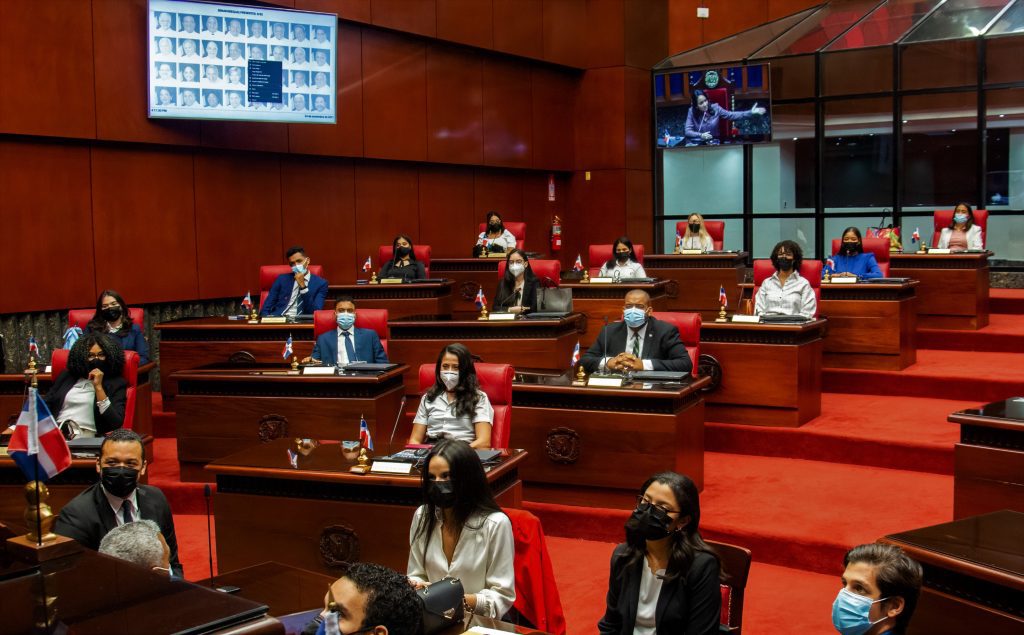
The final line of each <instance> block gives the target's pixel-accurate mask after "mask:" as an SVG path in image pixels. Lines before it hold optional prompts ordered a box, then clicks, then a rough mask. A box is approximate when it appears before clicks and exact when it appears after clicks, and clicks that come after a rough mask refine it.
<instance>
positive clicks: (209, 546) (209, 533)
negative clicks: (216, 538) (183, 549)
mask: <svg viewBox="0 0 1024 635" xmlns="http://www.w3.org/2000/svg"><path fill="white" fill-rule="evenodd" d="M203 496H204V497H206V551H207V554H208V555H209V557H210V586H211V587H212V586H214V584H213V525H212V521H211V519H210V484H209V483H205V484H203Z"/></svg>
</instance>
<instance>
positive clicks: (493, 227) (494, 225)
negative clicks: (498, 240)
mask: <svg viewBox="0 0 1024 635" xmlns="http://www.w3.org/2000/svg"><path fill="white" fill-rule="evenodd" d="M490 228H491V231H492V232H496V231H498V230H499V229H501V221H500V220H492V221H491V222H490Z"/></svg>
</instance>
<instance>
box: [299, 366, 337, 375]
mask: <svg viewBox="0 0 1024 635" xmlns="http://www.w3.org/2000/svg"><path fill="white" fill-rule="evenodd" d="M336 371H337V369H336V368H335V367H334V366H303V367H302V374H303V375H333V374H335V372H336Z"/></svg>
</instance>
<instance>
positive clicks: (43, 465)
mask: <svg viewBox="0 0 1024 635" xmlns="http://www.w3.org/2000/svg"><path fill="white" fill-rule="evenodd" d="M7 452H8V454H10V455H11V458H12V459H14V462H15V463H17V464H18V467H20V468H21V471H22V472H24V473H25V477H26V478H28V479H29V480H30V481H34V480H36V479H39V480H41V481H44V482H45V481H47V480H49V479H51V478H53V477H54V476H56V475H58V474H60V473H61V472H62V471H64V470H65V469H67V468H68V467H70V466H71V451H70V450H68V444H67V442H66V441H64V436H63V435H62V434H61V433H60V429H59V428H58V427H57V422H56V421H54V420H53V415H51V414H50V409H49V408H47V407H46V402H44V401H43V398H42V397H40V396H39V391H38V390H36V389H35V388H31V387H30V388H29V389H28V397H26V399H25V405H23V406H22V407H21V414H20V415H19V416H18V423H17V424H16V427H15V428H14V434H13V435H11V443H10V445H9V446H7Z"/></svg>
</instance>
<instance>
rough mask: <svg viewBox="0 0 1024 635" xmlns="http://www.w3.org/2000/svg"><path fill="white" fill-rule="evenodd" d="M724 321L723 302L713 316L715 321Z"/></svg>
mask: <svg viewBox="0 0 1024 635" xmlns="http://www.w3.org/2000/svg"><path fill="white" fill-rule="evenodd" d="M725 321H726V319H725V305H724V304H723V305H722V308H720V309H718V317H717V318H715V322H725Z"/></svg>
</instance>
